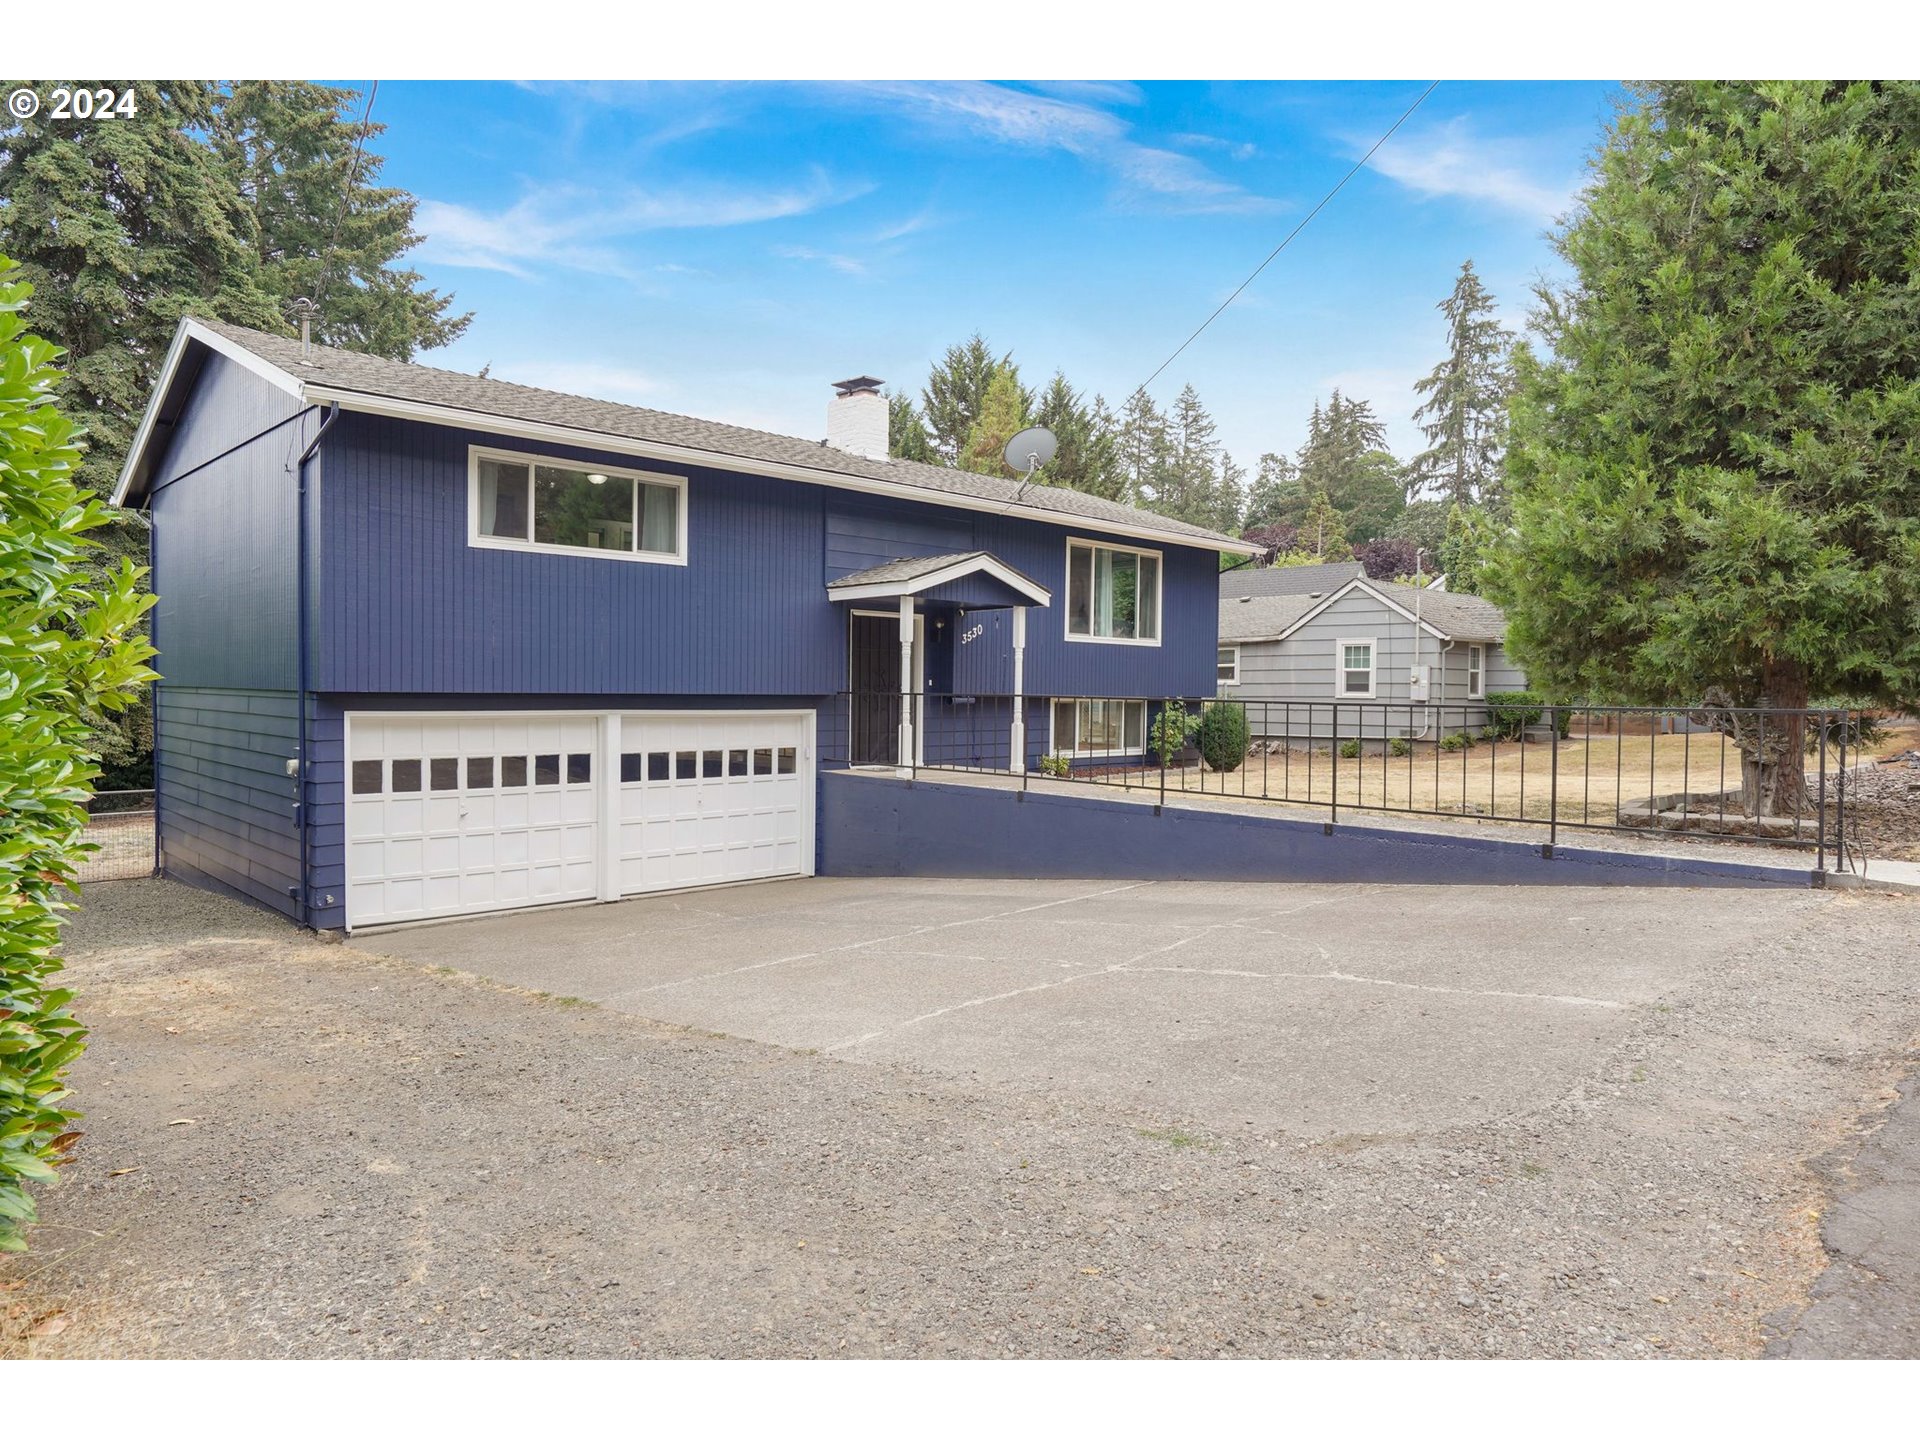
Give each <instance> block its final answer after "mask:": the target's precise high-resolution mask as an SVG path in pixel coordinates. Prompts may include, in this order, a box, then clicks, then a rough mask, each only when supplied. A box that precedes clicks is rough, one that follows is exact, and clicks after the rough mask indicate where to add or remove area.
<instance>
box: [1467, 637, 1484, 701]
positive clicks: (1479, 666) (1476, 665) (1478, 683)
mask: <svg viewBox="0 0 1920 1440" xmlns="http://www.w3.org/2000/svg"><path fill="white" fill-rule="evenodd" d="M1486 656H1487V647H1486V646H1484V645H1469V646H1467V694H1468V695H1469V696H1471V697H1472V698H1473V699H1475V700H1478V699H1479V698H1480V697H1481V696H1483V695H1485V694H1486V693H1487V679H1486V676H1487V670H1486Z"/></svg>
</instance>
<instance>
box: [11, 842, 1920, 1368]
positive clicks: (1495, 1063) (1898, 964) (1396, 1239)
mask: <svg viewBox="0 0 1920 1440" xmlns="http://www.w3.org/2000/svg"><path fill="white" fill-rule="evenodd" d="M1917 921H1920V902H1916V901H1915V900H1913V899H1911V898H1909V897H1896V896H1883V895H1865V894H1851V895H1849V894H1838V895H1835V894H1817V893H1812V892H1805V893H1771V892H1744V893H1739V894H1733V893H1728V892H1709V891H1701V892H1685V891H1624V890H1610V891H1604V892H1596V891H1592V890H1569V891H1548V890H1537V889H1526V890H1475V889H1463V888H1457V887H1448V888H1442V889H1425V888H1412V887H1400V888H1370V887H1348V888H1325V889H1315V890H1310V891H1309V890H1303V889H1301V888H1299V887H1284V888H1282V887H1276V888H1274V889H1265V888H1262V887H1238V886H1221V885H1143V886H1116V885H1088V884H1071V883H1066V884H1053V883H1048V884H1004V883H999V882H991V883H982V882H967V881H948V882H940V883H933V884H919V883H911V882H901V881H824V880H823V881H811V882H797V883H783V884H778V885H767V886H760V887H752V888H742V889H736V890H729V891H716V892H711V893H707V894H700V895H683V896H678V897H671V898H660V899H654V900H647V901H640V902H632V903H628V904H622V905H614V906H603V907H594V908H586V909H578V910H554V911H547V912H541V913H537V914H529V915H524V916H520V917H515V918H500V919H491V920H486V921H479V922H468V923H462V924H454V925H445V926H438V927H430V928H421V929H417V930H411V931H400V932H393V933H389V934H387V935H384V936H363V937H361V938H360V939H358V940H356V941H355V942H353V943H351V944H345V945H342V944H335V943H326V942H323V941H321V940H319V939H317V938H315V937H313V936H309V935H303V934H301V933H299V932H296V931H294V930H292V929H290V928H289V927H288V926H286V925H285V924H283V923H282V922H280V921H279V920H277V919H275V918H273V917H270V916H265V915H262V914H260V913H258V912H256V911H253V910H250V909H248V908H247V907H245V906H243V905H239V904H237V903H234V902H230V901H227V900H223V899H219V898H216V897H213V896H209V895H205V894H202V893H200V892H197V891H193V890H190V889H187V888H185V887H182V886H179V885H174V884H169V883H167V882H163V881H139V882H127V883H125V884H118V885H102V886H97V887H94V888H93V889H91V890H90V891H89V892H88V894H87V896H86V906H85V908H84V910H83V911H82V912H81V913H80V914H79V915H78V916H77V917H76V919H75V921H74V923H73V925H72V928H71V929H70V931H69V934H68V942H67V950H68V957H69V959H68V971H69V979H70V981H71V983H72V985H73V987H74V988H75V989H76V990H77V991H78V995H79V998H78V1000H77V1001H76V1006H77V1010H78V1013H79V1014H80V1016H81V1018H82V1019H83V1020H84V1021H85V1022H86V1023H87V1024H88V1025H89V1026H90V1027H91V1029H92V1032H93V1034H92V1040H91V1043H90V1046H89V1049H88V1051H87V1053H86V1055H85V1056H84V1057H82V1059H81V1060H80V1061H79V1062H78V1063H77V1064H76V1065H75V1067H74V1070H73V1077H72V1079H73V1087H74V1091H75V1096H76V1101H77V1103H78V1105H79V1106H80V1107H81V1108H82V1109H84V1110H85V1112H86V1118H85V1120H84V1122H83V1128H84V1130H85V1131H86V1135H85V1138H84V1139H83V1140H82V1141H81V1142H80V1143H79V1144H78V1145H77V1146H76V1147H75V1148H74V1150H73V1152H72V1155H73V1159H74V1163H73V1164H72V1165H70V1166H69V1167H67V1168H66V1169H65V1170H64V1171H63V1172H62V1176H63V1183H62V1184H60V1185H59V1186H57V1187H55V1188H54V1189H52V1190H50V1191H48V1192H47V1193H46V1194H45V1196H44V1198H43V1201H42V1215H43V1218H44V1221H45V1223H44V1224H43V1225H42V1226H41V1227H40V1228H39V1229H38V1230H37V1231H36V1232H35V1236H34V1246H35V1248H34V1251H33V1252H32V1253H31V1254H29V1255H26V1256H24V1257H0V1357H5V1356H9V1355H45V1356H57V1355H113V1356H268V1357H273V1356H293V1357H309V1356H311V1357H328V1356H362V1357H378V1356H393V1357H408V1356H443V1357H444V1356H465V1355H488V1356H493V1355H497V1356H570V1355H577V1356H668V1355H738V1356H791V1355H807V1356H815V1355H818V1356H832V1355H850V1356H858V1355H869V1356H980V1355H994V1356H999V1355H1010V1356H1070V1355H1114V1356H1182V1355H1204V1356H1214V1355H1272V1356H1296V1355H1297V1356H1313V1355H1318V1356H1329V1355H1357V1356H1392V1355H1423V1356H1478V1355H1500V1356H1589V1355H1592V1356H1652V1355H1679V1356H1710V1355H1753V1354H1758V1353H1759V1352H1760V1351H1761V1350H1762V1348H1763V1347H1764V1346H1765V1345H1766V1344H1767V1342H1768V1340H1769V1338H1771V1337H1781V1338H1780V1339H1778V1340H1777V1342H1776V1343H1779V1344H1782V1345H1786V1346H1791V1344H1792V1337H1793V1335H1794V1333H1795V1330H1796V1327H1797V1326H1798V1325H1799V1323H1800V1322H1799V1320H1798V1318H1797V1317H1799V1316H1800V1314H1801V1311H1802V1308H1803V1307H1804V1305H1805V1302H1806V1299H1807V1296H1808V1293H1809V1290H1810V1288H1811V1287H1813V1286H1814V1284H1815V1281H1816V1279H1817V1278H1818V1277H1819V1276H1820V1275H1821V1274H1822V1272H1823V1270H1824V1269H1825V1268H1826V1258H1827V1257H1826V1254H1825V1252H1824V1251H1823V1248H1822V1229H1821V1225H1822V1218H1823V1216H1825V1215H1826V1214H1827V1213H1828V1212H1829V1210H1831V1211H1832V1213H1833V1214H1834V1215H1835V1216H1842V1215H1845V1214H1848V1213H1854V1214H1861V1213H1869V1212H1868V1211H1862V1210H1861V1209H1860V1207H1859V1206H1857V1205H1856V1206H1854V1207H1853V1209H1852V1211H1849V1208H1848V1206H1849V1201H1848V1197H1847V1195H1846V1193H1845V1192H1847V1191H1848V1189H1849V1187H1850V1186H1851V1185H1852V1184H1853V1179H1852V1178H1851V1177H1852V1176H1853V1175H1854V1174H1856V1173H1865V1172H1867V1171H1868V1170H1872V1169H1873V1168H1874V1167H1873V1166H1869V1165H1868V1164H1867V1163H1866V1162H1864V1161H1859V1162H1857V1163H1856V1159H1855V1157H1858V1156H1859V1155H1860V1152H1861V1146H1862V1143H1863V1136H1865V1135H1867V1134H1869V1133H1871V1132H1872V1131H1873V1129H1874V1127H1875V1126H1876V1124H1877V1122H1878V1120H1879V1118H1880V1117H1881V1116H1882V1115H1883V1114H1884V1111H1885V1107H1886V1105H1887V1104H1888V1103H1889V1102H1890V1101H1891V1099H1892V1098H1893V1096H1894V1094H1895V1091H1894V1088H1893V1087H1894V1086H1895V1084H1896V1083H1897V1082H1899V1081H1900V1080H1901V1078H1902V1077H1903V1076H1905V1075H1906V1074H1908V1073H1910V1072H1911V1070H1912V1069H1913V1065H1914V1058H1915V1052H1914V1051H1913V1048H1912V1047H1913V1042H1914V1040H1915V1037H1916V1035H1920V995H1917V994H1916V992H1915V987H1914V985H1913V983H1912V957H1913V953H1914V936H1915V934H1916V922H1917ZM1889 1133H1890V1132H1889ZM1875 1163H1876V1164H1878V1162H1875ZM1887 1169H1888V1167H1887V1166H1885V1165H1881V1166H1879V1169H1878V1170H1876V1171H1875V1172H1874V1173H1879V1170H1887ZM1889 1173H1891V1172H1890V1171H1889ZM1836 1201H1837V1202H1838V1203H1837V1204H1836ZM1885 1208H1886V1207H1885V1205H1884V1204H1881V1205H1879V1207H1878V1208H1874V1209H1871V1211H1870V1213H1871V1214H1873V1215H1878V1214H1880V1213H1881V1212H1882V1211H1884V1210H1885ZM1855 1228H1859V1227H1858V1226H1856V1227H1855ZM1832 1238H1833V1237H1832V1235H1829V1239H1830V1240H1831V1239H1832ZM1880 1253H1881V1252H1880V1250H1878V1249H1874V1248H1872V1247H1869V1249H1868V1250H1867V1251H1866V1252H1863V1255H1864V1258H1865V1259H1866V1260H1872V1259H1873V1258H1874V1256H1876V1255H1879V1254H1880ZM1827 1273H1828V1274H1829V1275H1831V1274H1832V1273H1833V1272H1832V1271H1828V1272H1827ZM1863 1293H1864V1291H1863V1290H1861V1289H1860V1287H1854V1288H1852V1289H1849V1290H1848V1291H1847V1292H1846V1294H1845V1295H1844V1296H1842V1297H1841V1298H1842V1299H1843V1300H1844V1301H1845V1304H1846V1305H1847V1306H1849V1307H1851V1306H1853V1305H1855V1304H1856V1303H1857V1301H1858V1297H1859V1295H1861V1294H1863ZM1831 1308H1832V1307H1831V1306H1830V1307H1829V1309H1831ZM1809 1323H1815V1322H1809ZM1818 1323H1819V1334H1818V1337H1817V1340H1818V1343H1817V1346H1815V1347H1814V1353H1822V1354H1834V1353H1887V1347H1888V1346H1889V1345H1893V1344H1899V1343H1903V1342H1901V1341H1899V1340H1898V1339H1897V1338H1891V1339H1890V1338H1889V1337H1890V1336H1896V1337H1897V1334H1898V1333H1902V1332H1897V1331H1892V1330H1889V1329H1887V1328H1885V1327H1881V1328H1879V1329H1877V1330H1876V1329H1872V1328H1870V1327H1862V1326H1857V1325H1855V1326H1852V1328H1850V1329H1849V1328H1848V1326H1847V1325H1845V1324H1839V1325H1836V1324H1834V1323H1831V1322H1824V1321H1823V1322H1818ZM1876 1347H1877V1348H1876Z"/></svg>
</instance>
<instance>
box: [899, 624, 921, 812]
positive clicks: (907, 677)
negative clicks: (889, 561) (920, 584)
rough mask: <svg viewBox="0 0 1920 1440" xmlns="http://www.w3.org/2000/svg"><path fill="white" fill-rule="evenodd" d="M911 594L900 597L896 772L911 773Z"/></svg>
mask: <svg viewBox="0 0 1920 1440" xmlns="http://www.w3.org/2000/svg"><path fill="white" fill-rule="evenodd" d="M918 700H919V697H918V696H917V695H915V694H914V693H913V596H911V595H902V596H901V597H900V758H899V763H898V765H897V767H896V773H897V774H899V775H902V776H906V775H911V774H913V757H914V749H913V707H914V705H915V704H916V703H918Z"/></svg>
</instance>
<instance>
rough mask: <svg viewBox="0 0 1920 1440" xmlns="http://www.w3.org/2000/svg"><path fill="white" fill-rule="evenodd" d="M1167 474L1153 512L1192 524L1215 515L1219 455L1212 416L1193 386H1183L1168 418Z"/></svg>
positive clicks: (1203, 523)
mask: <svg viewBox="0 0 1920 1440" xmlns="http://www.w3.org/2000/svg"><path fill="white" fill-rule="evenodd" d="M1167 447H1168V454H1167V462H1168V463H1167V471H1166V477H1165V479H1164V481H1163V482H1162V485H1161V489H1160V493H1159V494H1158V495H1156V496H1155V505H1154V509H1156V510H1158V511H1159V512H1160V513H1161V514H1162V515H1166V516H1168V517H1170V518H1172V519H1175V520H1184V521H1186V522H1187V523H1188V524H1190V525H1205V524H1207V523H1209V522H1210V521H1211V520H1212V518H1213V512H1214V497H1213V486H1214V478H1215V476H1214V471H1215V466H1216V463H1217V461H1218V457H1219V453H1220V442H1219V441H1218V440H1217V439H1216V438H1215V426H1214V423H1213V416H1211V415H1209V414H1208V413H1207V407H1206V406H1205V405H1203V404H1201V403H1200V392H1199V391H1197V390H1195V389H1194V388H1193V386H1192V385H1191V384H1189V385H1185V386H1182V387H1181V390H1180V394H1179V395H1178V396H1177V397H1176V398H1175V400H1174V402H1173V410H1172V412H1171V413H1170V414H1169V415H1168V416H1167Z"/></svg>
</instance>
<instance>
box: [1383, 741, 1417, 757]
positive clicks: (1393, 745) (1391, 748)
mask: <svg viewBox="0 0 1920 1440" xmlns="http://www.w3.org/2000/svg"><path fill="white" fill-rule="evenodd" d="M1387 753H1388V754H1389V755H1411V754H1412V753H1413V746H1411V745H1409V744H1408V743H1407V742H1406V741H1404V740H1397V739H1396V740H1389V741H1388V742H1387Z"/></svg>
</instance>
